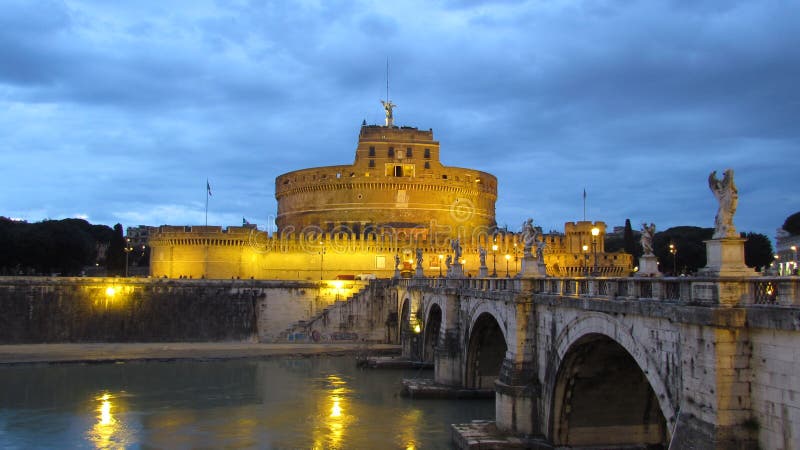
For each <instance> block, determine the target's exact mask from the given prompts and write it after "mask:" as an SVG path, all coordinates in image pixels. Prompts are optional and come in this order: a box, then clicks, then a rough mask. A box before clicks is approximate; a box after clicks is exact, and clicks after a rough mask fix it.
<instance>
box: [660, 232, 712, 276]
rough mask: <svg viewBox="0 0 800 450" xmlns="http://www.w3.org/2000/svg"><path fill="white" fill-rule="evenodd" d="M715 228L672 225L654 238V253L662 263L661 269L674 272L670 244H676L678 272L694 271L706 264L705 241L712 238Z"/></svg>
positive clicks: (675, 263) (676, 266) (676, 267)
mask: <svg viewBox="0 0 800 450" xmlns="http://www.w3.org/2000/svg"><path fill="white" fill-rule="evenodd" d="M713 234H714V229H713V228H700V227H690V226H680V227H672V228H669V229H667V230H664V231H662V232H660V233H656V235H655V236H654V238H653V253H655V255H656V257H658V260H659V262H660V263H661V271H662V272H666V273H671V272H672V266H673V259H672V258H673V255H672V253H670V252H669V244H673V245H675V248H676V249H677V252H676V253H675V255H674V257H675V262H674V265H675V269H676V271H677V272H678V273H692V272H696V271H697V270H698V269H700V268H702V267H705V266H706V245H705V243H704V242H703V241H705V240H708V239H711V236H712V235H713Z"/></svg>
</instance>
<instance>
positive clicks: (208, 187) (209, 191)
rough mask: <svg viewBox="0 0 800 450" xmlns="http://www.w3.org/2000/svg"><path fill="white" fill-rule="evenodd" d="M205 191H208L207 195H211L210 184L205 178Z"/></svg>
mask: <svg viewBox="0 0 800 450" xmlns="http://www.w3.org/2000/svg"><path fill="white" fill-rule="evenodd" d="M206 191H207V192H208V196H209V197H211V185H210V184H209V183H208V180H206Z"/></svg>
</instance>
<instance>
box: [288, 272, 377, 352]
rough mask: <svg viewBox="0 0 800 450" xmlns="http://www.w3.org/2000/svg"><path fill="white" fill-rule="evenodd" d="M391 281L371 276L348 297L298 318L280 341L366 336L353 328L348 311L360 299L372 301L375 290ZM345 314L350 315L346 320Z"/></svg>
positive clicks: (354, 339)
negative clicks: (303, 318)
mask: <svg viewBox="0 0 800 450" xmlns="http://www.w3.org/2000/svg"><path fill="white" fill-rule="evenodd" d="M390 284H391V280H386V279H377V280H369V284H367V285H364V286H363V287H362V288H361V289H360V290H359V291H358V292H355V293H354V294H353V295H351V296H350V297H348V298H347V299H346V300H337V301H335V302H333V303H332V304H330V305H328V306H327V307H325V308H324V309H322V310H321V311H319V312H318V313H317V314H315V315H314V316H313V317H311V318H310V319H308V320H298V321H297V322H295V323H293V324H291V325H290V326H289V327H288V328H286V329H285V330H284V331H282V332H281V333H280V334H279V335H278V338H277V339H276V342H298V343H299V342H304V343H306V342H331V341H336V342H353V341H360V340H362V338H361V337H360V335H359V333H357V332H356V330H354V329H353V328H354V327H353V323H352V322H353V320H350V319H351V317H352V315H350V314H344V313H345V312H347V310H348V307H350V306H351V305H353V304H354V303H356V302H365V301H366V302H368V301H369V300H370V299H369V298H368V297H370V296H371V294H373V293H375V292H377V291H378V290H382V289H384V288H386V287H387V286H389V285H390ZM342 317H347V318H348V319H345V320H342Z"/></svg>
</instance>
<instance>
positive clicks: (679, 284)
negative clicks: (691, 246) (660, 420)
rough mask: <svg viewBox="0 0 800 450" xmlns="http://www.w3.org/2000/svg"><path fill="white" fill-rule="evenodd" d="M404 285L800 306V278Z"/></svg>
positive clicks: (417, 281) (422, 281)
mask: <svg viewBox="0 0 800 450" xmlns="http://www.w3.org/2000/svg"><path fill="white" fill-rule="evenodd" d="M398 284H400V285H401V286H404V287H412V286H418V287H427V288H433V289H437V288H449V289H471V290H478V291H487V292H488V291H499V292H517V293H521V292H530V293H533V294H544V295H556V296H562V297H591V298H600V299H609V300H615V299H619V300H636V299H639V300H663V301H671V302H681V303H693V304H719V303H725V304H728V305H729V306H746V305H778V306H795V307H800V277H796V276H790V277H733V278H731V277H729V278H703V277H658V278H645V277H641V278H639V277H625V278H600V277H597V278H595V277H588V278H587V277H563V278H554V277H547V278H528V279H520V278H411V279H400V280H398ZM721 293H724V296H725V297H724V298H722V294H721Z"/></svg>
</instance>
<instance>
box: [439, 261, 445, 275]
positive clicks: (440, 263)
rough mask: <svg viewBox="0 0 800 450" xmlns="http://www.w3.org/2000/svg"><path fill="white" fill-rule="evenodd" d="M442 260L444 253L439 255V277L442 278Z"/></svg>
mask: <svg viewBox="0 0 800 450" xmlns="http://www.w3.org/2000/svg"><path fill="white" fill-rule="evenodd" d="M442 260H444V255H439V278H442Z"/></svg>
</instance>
